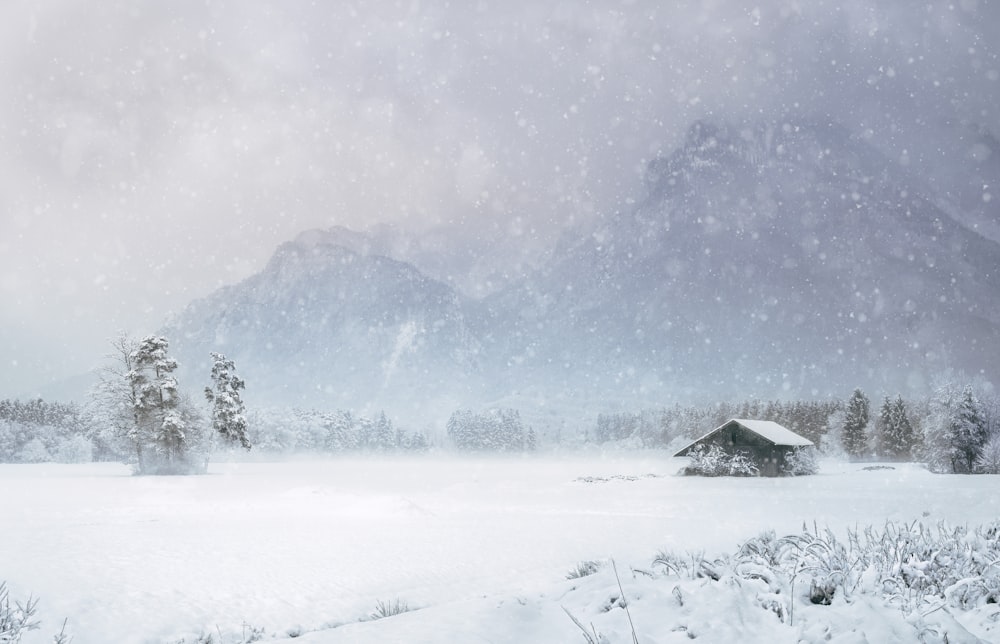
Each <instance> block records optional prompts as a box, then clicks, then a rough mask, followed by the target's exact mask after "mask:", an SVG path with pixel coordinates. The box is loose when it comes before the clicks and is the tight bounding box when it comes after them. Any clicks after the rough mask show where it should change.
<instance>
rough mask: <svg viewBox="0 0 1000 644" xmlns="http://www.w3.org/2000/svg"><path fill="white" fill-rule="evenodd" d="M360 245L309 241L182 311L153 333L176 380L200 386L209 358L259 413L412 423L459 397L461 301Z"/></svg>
mask: <svg viewBox="0 0 1000 644" xmlns="http://www.w3.org/2000/svg"><path fill="white" fill-rule="evenodd" d="M362 241H363V240H362V239H361V237H360V236H357V235H353V236H352V235H348V234H347V233H346V232H345V231H343V230H336V231H332V232H331V233H324V232H322V231H309V232H307V233H304V234H302V235H300V236H299V237H298V238H297V239H296V240H294V241H292V242H288V243H285V244H283V245H282V246H281V247H279V248H278V250H277V252H276V253H275V254H274V256H273V257H272V259H271V260H270V262H269V263H268V265H267V266H266V267H265V268H264V270H263V271H261V272H260V273H259V274H257V275H254V276H252V277H251V278H249V279H247V280H245V281H243V282H241V283H239V284H237V285H235V286H231V287H227V288H223V289H221V290H219V291H217V292H216V293H214V294H213V295H211V296H210V297H208V298H206V299H203V300H200V301H196V302H194V303H192V304H191V305H190V306H188V307H187V308H186V309H185V310H184V311H183V312H182V313H181V314H180V315H179V316H178V317H177V318H176V319H175V320H173V321H171V322H170V323H169V324H168V326H167V328H166V329H164V333H165V334H166V335H167V337H169V338H171V339H172V341H173V345H174V347H175V349H176V351H177V355H178V357H179V358H180V359H181V362H182V363H183V364H184V365H186V371H185V373H184V375H185V376H186V377H187V378H190V379H197V378H198V377H199V374H207V373H208V369H209V368H210V367H209V362H208V356H209V352H211V351H219V352H222V353H224V354H226V355H227V356H228V357H230V358H232V359H233V360H235V362H236V365H237V367H238V369H239V371H240V373H241V374H242V375H243V377H244V378H245V379H246V380H247V382H248V383H250V387H251V388H252V391H253V393H254V395H255V396H257V397H258V400H260V401H262V402H268V403H271V404H290V405H299V406H320V407H324V408H338V407H340V408H350V409H365V408H366V406H373V407H372V408H373V409H381V408H385V409H387V410H388V409H392V410H398V411H400V412H402V411H407V412H413V411H415V410H420V409H421V408H423V407H426V406H427V405H430V404H433V403H434V402H435V401H436V400H438V399H440V398H442V396H444V397H445V398H446V399H447V400H448V402H447V404H452V403H451V401H450V397H451V396H462V395H464V392H466V391H467V389H468V387H470V386H471V385H470V383H472V382H474V381H475V374H476V372H477V361H478V359H479V358H478V353H479V344H478V342H477V340H476V338H475V337H474V336H473V335H472V334H471V333H470V331H469V329H468V327H467V324H466V322H465V309H466V308H467V306H468V303H467V301H466V300H465V298H464V297H463V296H462V295H460V294H459V293H458V292H456V291H455V290H454V289H452V288H450V287H449V286H447V285H445V284H443V283H441V282H438V281H435V280H432V279H430V278H428V277H426V276H424V275H423V274H422V273H420V272H419V271H417V270H416V269H415V268H414V267H413V266H412V265H410V264H406V263H403V262H399V261H396V260H394V259H390V258H388V257H385V256H383V255H378V254H374V253H372V252H369V251H370V249H369V248H367V247H366V246H365V244H363V243H362ZM443 391H447V392H448V393H447V394H442V393H441V392H443Z"/></svg>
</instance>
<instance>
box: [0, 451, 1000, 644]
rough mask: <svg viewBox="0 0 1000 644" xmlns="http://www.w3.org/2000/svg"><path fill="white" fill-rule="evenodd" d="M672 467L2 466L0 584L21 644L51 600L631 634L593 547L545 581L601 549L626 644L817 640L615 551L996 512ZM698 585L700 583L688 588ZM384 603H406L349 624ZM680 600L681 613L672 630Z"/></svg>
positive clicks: (145, 624)
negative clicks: (26, 619) (578, 572)
mask: <svg viewBox="0 0 1000 644" xmlns="http://www.w3.org/2000/svg"><path fill="white" fill-rule="evenodd" d="M680 465H681V463H680V462H679V461H675V460H672V459H670V458H668V457H666V456H665V455H664V454H663V453H641V454H635V453H614V454H603V455H601V454H592V455H572V456H564V457H562V456H532V457H524V458H495V459H491V458H473V459H462V458H457V457H449V456H424V457H412V458H398V459H397V458H387V459H374V458H371V459H368V458H352V459H331V460H322V461H306V462H290V463H239V464H237V463H218V464H214V465H213V466H212V467H211V469H210V472H211V473H210V475H208V476H196V477H133V476H130V475H129V471H128V469H127V468H126V467H124V466H119V465H108V464H93V465H55V464H47V465H2V466H0V486H2V490H3V493H2V494H0V517H2V519H0V521H2V524H0V526H2V527H0V580H4V579H6V580H7V582H8V586H9V587H10V590H11V596H12V597H15V598H25V597H27V596H28V595H29V594H33V595H35V596H37V597H40V598H41V603H40V604H39V617H40V618H41V619H42V620H43V624H42V628H41V630H39V631H35V632H32V633H30V634H29V636H28V637H26V638H25V640H24V641H25V642H26V643H29V644H30V643H32V642H51V641H52V636H53V634H54V633H56V632H57V631H58V630H59V626H60V625H61V623H62V620H63V618H64V617H66V618H69V627H68V629H67V630H68V631H69V632H71V633H72V634H73V636H74V639H73V642H74V643H75V644H90V643H101V644H106V643H108V642H157V643H160V642H171V643H173V642H177V641H179V640H181V639H182V638H185V639H186V641H187V642H193V641H196V640H197V638H198V636H199V635H201V634H205V635H208V634H211V635H212V636H213V637H214V640H213V641H214V642H219V641H220V640H221V641H222V642H233V641H238V637H239V636H240V635H241V634H242V633H245V632H249V631H248V629H249V627H251V626H252V627H263V628H264V629H266V632H267V634H268V635H267V638H268V640H269V639H270V637H272V636H274V635H278V636H281V637H284V636H285V635H286V634H293V635H297V634H299V633H302V634H303V635H302V636H301V637H300V638H298V639H296V641H299V642H312V643H319V642H392V641H398V642H435V641H440V642H459V641H461V642H552V641H559V642H584V641H585V640H584V637H583V634H582V633H581V631H580V629H579V628H578V627H577V626H576V625H575V624H574V623H573V621H572V620H571V619H570V618H569V617H568V616H567V614H566V612H564V610H563V608H564V607H565V608H566V609H568V610H569V611H570V612H572V613H573V614H574V615H575V616H576V617H577V618H578V619H580V621H581V622H582V623H584V624H585V625H587V626H588V628H589V626H590V624H591V623H593V624H594V628H595V629H596V630H597V631H599V632H603V633H604V634H605V635H607V636H608V638H609V640H610V641H612V642H615V641H631V637H632V636H631V631H630V629H629V626H628V622H627V620H626V616H625V615H624V611H623V610H620V609H617V608H614V607H613V606H612V607H611V608H609V602H610V604H614V601H613V599H614V598H615V597H617V595H618V594H619V593H618V591H617V588H618V586H617V581H616V580H615V577H614V576H613V573H612V572H611V569H610V566H605V567H604V568H603V569H602V571H601V572H599V573H598V574H597V575H594V576H591V577H586V578H584V579H581V580H572V581H569V580H566V579H565V576H566V574H567V573H568V572H569V571H570V570H571V569H572V568H574V567H575V566H576V564H577V563H578V562H581V561H583V560H606V559H609V558H614V560H615V563H616V565H617V568H618V571H619V573H620V577H621V580H622V584H623V586H624V589H625V595H626V598H627V599H629V601H630V603H631V614H632V617H633V619H634V621H635V627H636V632H637V634H638V639H639V641H640V642H652V641H664V639H665V636H664V635H663V632H664V631H667V632H670V633H672V634H673V635H674V636H676V638H677V639H676V641H686V640H687V639H688V638H689V637H691V635H697V636H698V637H699V638H700V639H701V640H702V641H708V642H711V641H719V642H722V641H736V639H739V640H741V641H760V642H770V641H789V642H795V641H798V639H799V638H804V639H805V640H806V641H812V639H813V638H817V639H822V638H823V637H825V635H824V634H823V633H822V632H821V631H822V629H820V628H819V627H818V626H816V625H815V621H814V625H813V626H812V630H809V629H808V628H806V630H802V628H804V627H802V626H799V627H792V626H788V625H787V624H782V623H780V622H779V621H778V620H777V618H776V617H775V616H774V615H773V614H772V613H768V612H767V611H764V610H760V609H759V608H758V609H755V610H752V609H751V608H747V607H746V606H744V605H743V604H741V603H740V602H742V601H743V600H741V599H739V597H740V596H739V595H738V594H734V595H732V596H728V595H718V596H716V593H715V591H710V590H709V589H708V588H707V587H705V586H704V585H702V586H699V585H698V584H697V583H696V582H695V581H691V580H689V581H688V582H687V585H683V584H682V586H683V589H684V592H685V593H686V595H685V596H686V597H688V598H689V600H688V601H687V602H684V603H683V605H682V604H681V603H679V602H678V601H677V600H676V596H672V589H673V588H674V587H675V586H676V585H677V583H675V582H669V581H664V580H661V579H650V578H648V577H647V576H646V575H644V574H641V573H635V572H633V569H638V570H651V561H652V559H653V557H654V556H655V555H656V553H657V552H658V551H660V550H664V549H667V550H672V551H675V552H678V553H685V552H688V551H690V552H700V551H704V552H705V553H706V554H707V555H709V556H716V555H721V554H724V553H731V552H733V550H734V549H735V548H736V546H737V544H738V543H740V542H742V541H744V540H745V539H747V538H750V537H753V536H756V535H757V534H759V533H761V532H762V531H764V530H766V529H774V530H776V531H777V532H778V534H779V535H781V534H784V533H794V532H799V531H801V530H802V526H803V524H804V523H805V524H807V525H808V526H809V527H810V529H812V527H813V526H814V524H815V525H818V526H819V527H820V528H823V527H825V526H829V527H830V528H833V529H834V530H836V531H837V532H838V533H841V534H843V533H844V531H845V530H846V529H847V528H849V527H854V526H858V525H860V526H864V525H866V524H874V525H876V526H881V525H883V524H884V523H885V522H886V521H887V520H893V521H897V520H898V521H906V522H910V521H914V520H919V521H923V522H925V523H929V524H936V523H937V522H938V521H941V520H944V521H948V522H950V523H954V524H969V525H973V526H974V525H978V524H981V523H987V522H989V521H993V520H996V519H997V518H1000V495H998V494H997V493H996V491H997V488H998V483H1000V481H998V478H997V477H993V476H940V475H933V474H930V473H928V472H926V471H925V470H923V469H922V468H920V467H918V466H914V465H904V466H896V468H895V469H886V470H877V471H864V470H862V466H861V465H857V464H850V465H848V464H838V463H825V464H824V468H823V472H822V473H821V474H820V475H817V476H811V477H803V478H797V479H787V478H783V479H733V478H719V479H703V478H681V477H677V476H674V474H675V472H676V471H677V470H678V469H679V467H680ZM700 588H702V589H703V592H704V593H710V592H711V593H713V594H712V596H709V595H707V594H706V596H704V597H702V598H701V599H700V601H699V600H698V597H697V595H698V592H700V591H699V589H700ZM612 591H613V592H612ZM397 600H399V601H401V602H405V603H406V604H407V605H408V607H409V608H410V609H414V610H411V612H407V613H405V614H402V615H399V616H396V617H391V618H387V619H381V620H377V621H365V622H360V621H359V620H361V619H362V618H365V617H367V616H368V615H369V614H370V613H371V612H372V611H373V610H374V609H375V607H376V604H377V603H378V602H387V603H391V602H395V601H397ZM692 606H701V608H698V609H695V608H692ZM994 606H995V605H994ZM824 608H827V607H824ZM808 609H812V610H817V607H808V608H803V609H802V611H803V613H802V614H803V616H804V617H806V618H808V612H807V610H808ZM796 610H799V609H796ZM827 610H829V608H827ZM866 610H870V611H873V612H872V615H871V616H868V617H866V613H865V612H864V611H866ZM984 610H985V609H984ZM671 611H673V615H671ZM685 611H686V612H685ZM692 611H696V612H695V613H692ZM697 611H700V612H697ZM876 613H877V614H879V615H880V617H879V618H878V619H877V620H876V619H874V615H875V614H876ZM941 613H942V614H943V613H944V611H941ZM842 615H844V617H842V619H843V620H846V622H845V623H844V624H842V625H841V626H840V627H839V628H842V629H843V631H844V632H845V633H851V632H854V633H855V636H856V638H855V639H850V638H848V639H840V640H837V639H836V638H834V641H845V642H853V641H864V640H863V639H858V637H862V636H859V635H858V633H860V632H864V631H865V628H866V627H867V628H868V635H867V637H868V639H869V641H893V640H892V637H893V636H894V635H893V634H894V633H897V632H898V633H900V635H899V638H900V639H898V640H895V641H901V642H905V641H909V640H908V639H907V638H908V637H912V633H909V634H907V631H906V630H905V627H906V624H905V623H903V622H902V617H901V614H899V615H896V616H892V615H891V614H889V613H883V611H880V610H878V607H877V606H875V607H872V606H870V605H868V604H865V605H864V606H860V605H859V606H857V607H855V608H854V609H853V610H852V611H850V612H844V613H842ZM886 615H889V616H886ZM679 616H681V617H684V616H686V617H684V619H687V620H688V621H689V623H688V626H685V628H684V629H679V628H675V627H670V625H671V624H673V623H674V622H673V621H671V620H677V619H681V617H679ZM713 616H714V617H713ZM869 617H870V619H869ZM975 617H976V619H975V620H974V621H975V624H973V625H972V626H970V630H973V631H976V629H978V634H979V636H980V637H983V638H986V639H988V637H989V633H992V634H993V635H997V633H998V632H1000V631H996V630H993V631H991V630H990V624H993V623H995V621H996V620H997V615H996V613H995V612H989V611H985V612H981V613H980V614H977V615H976V616H975ZM838 619H841V618H838ZM897 622H898V623H897ZM802 623H805V624H807V623H808V619H806V620H805V621H804V622H802ZM866 624H867V626H866ZM668 627H670V628H668ZM699 629H700V630H699ZM852 629H853V631H852ZM696 631H697V632H696ZM736 632H738V633H740V636H739V637H736V636H735V635H734V633H736ZM220 636H221V637H220ZM734 637H736V639H733V638H734ZM886 638H888V640H886ZM671 641H673V640H671ZM952 641H955V640H954V638H953V639H952Z"/></svg>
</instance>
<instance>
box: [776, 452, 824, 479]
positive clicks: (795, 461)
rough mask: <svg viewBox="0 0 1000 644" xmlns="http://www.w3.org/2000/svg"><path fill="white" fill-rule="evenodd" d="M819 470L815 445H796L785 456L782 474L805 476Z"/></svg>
mask: <svg viewBox="0 0 1000 644" xmlns="http://www.w3.org/2000/svg"><path fill="white" fill-rule="evenodd" d="M818 472H819V459H818V458H817V457H816V448H815V447H796V448H795V449H793V450H792V451H791V452H789V453H788V455H787V456H786V457H785V466H784V468H783V470H782V474H784V475H785V476H807V475H811V474H816V473H818Z"/></svg>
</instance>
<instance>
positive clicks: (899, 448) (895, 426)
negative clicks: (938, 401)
mask: <svg viewBox="0 0 1000 644" xmlns="http://www.w3.org/2000/svg"><path fill="white" fill-rule="evenodd" d="M883 441H884V449H885V451H886V455H887V456H888V457H889V458H892V459H894V460H897V461H908V460H910V459H911V458H913V451H914V448H915V447H916V445H915V444H914V443H915V442H916V432H914V431H913V424H912V423H911V422H910V417H909V415H907V413H906V403H904V402H903V397H902V396H896V400H895V401H894V402H893V403H892V408H891V410H890V412H889V433H888V434H883Z"/></svg>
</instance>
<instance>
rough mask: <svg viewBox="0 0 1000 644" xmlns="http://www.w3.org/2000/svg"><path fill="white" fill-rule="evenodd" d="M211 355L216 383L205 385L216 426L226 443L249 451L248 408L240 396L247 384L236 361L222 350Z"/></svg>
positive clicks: (217, 431)
mask: <svg viewBox="0 0 1000 644" xmlns="http://www.w3.org/2000/svg"><path fill="white" fill-rule="evenodd" d="M211 355H212V386H211V387H205V398H207V399H208V402H209V403H211V405H212V428H213V429H215V432H216V434H217V435H218V436H220V437H222V439H223V440H224V441H226V443H228V444H230V445H235V444H239V445H240V447H242V448H243V449H247V450H249V449H250V439H249V438H248V437H247V419H246V409H245V408H244V406H243V400H242V399H241V398H240V390H241V389H244V388H245V387H246V383H245V382H244V381H243V379H242V378H240V377H238V376H237V375H236V373H235V365H234V363H233V361H232V360H230V359H229V358H227V357H226V356H224V355H222V354H221V353H215V352H213V353H212V354H211Z"/></svg>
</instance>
